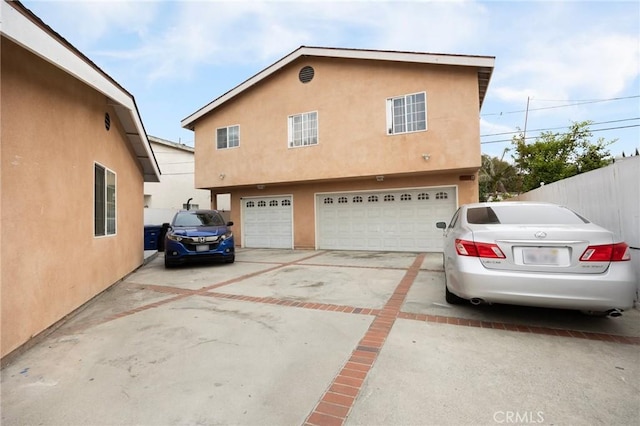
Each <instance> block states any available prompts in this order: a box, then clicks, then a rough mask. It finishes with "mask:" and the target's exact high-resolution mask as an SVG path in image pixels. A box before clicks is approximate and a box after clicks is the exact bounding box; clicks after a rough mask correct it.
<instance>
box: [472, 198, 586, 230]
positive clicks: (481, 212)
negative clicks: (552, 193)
mask: <svg viewBox="0 0 640 426" xmlns="http://www.w3.org/2000/svg"><path fill="white" fill-rule="evenodd" d="M467 222H468V223H471V224H479V225H492V224H505V225H576V224H582V223H589V221H588V220H586V219H584V218H583V217H580V216H579V215H578V214H576V213H574V212H573V211H571V210H569V209H567V208H564V207H560V206H553V205H541V204H532V205H524V204H522V205H515V204H512V205H509V204H508V203H504V204H502V205H495V206H491V207H488V206H487V207H473V208H470V209H469V210H467Z"/></svg>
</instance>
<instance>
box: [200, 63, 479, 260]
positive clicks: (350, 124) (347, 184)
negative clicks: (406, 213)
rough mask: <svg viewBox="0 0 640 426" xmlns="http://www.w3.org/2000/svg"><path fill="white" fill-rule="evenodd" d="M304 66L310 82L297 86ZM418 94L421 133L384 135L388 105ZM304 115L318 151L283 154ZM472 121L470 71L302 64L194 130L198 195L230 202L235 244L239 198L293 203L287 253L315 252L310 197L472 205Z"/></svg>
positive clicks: (475, 150) (475, 142)
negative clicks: (396, 195) (220, 140)
mask: <svg viewBox="0 0 640 426" xmlns="http://www.w3.org/2000/svg"><path fill="white" fill-rule="evenodd" d="M306 65H310V66H312V67H313V68H314V70H315V76H314V78H313V80H312V81H311V82H309V83H307V84H303V83H301V82H300V81H299V79H298V73H299V71H300V69H301V68H302V67H304V66H306ZM422 91H424V92H426V95H427V127H428V129H427V131H424V132H415V133H407V134H399V135H388V134H387V121H386V100H387V99H388V98H391V97H396V96H402V95H407V94H410V93H416V92H422ZM310 111H317V112H318V144H317V145H313V146H308V147H300V148H289V147H288V144H287V130H288V128H287V118H288V116H290V115H292V114H300V113H304V112H310ZM478 116H479V101H478V76H477V70H476V69H475V68H474V67H454V66H443V65H433V64H411V63H399V62H385V61H366V60H347V59H335V58H332V59H328V58H321V57H303V58H300V59H298V60H297V61H295V62H293V63H292V64H289V65H288V66H286V67H284V68H282V69H281V70H279V71H277V72H276V73H275V74H273V75H272V76H270V77H268V78H266V79H265V80H263V81H262V82H260V83H258V84H257V85H256V86H254V87H251V88H249V89H247V90H245V91H244V92H243V93H242V94H240V95H239V96H237V97H236V98H233V99H231V100H230V101H227V102H226V103H224V104H223V105H221V106H220V107H218V108H216V109H215V110H214V111H213V112H211V113H209V114H207V115H205V116H203V117H202V118H200V119H199V120H198V121H197V122H196V123H195V126H194V131H195V144H196V146H195V147H196V187H199V188H210V189H211V190H212V200H215V199H216V194H220V193H225V192H228V193H230V194H231V219H232V220H233V221H234V223H235V226H234V232H235V234H236V244H238V245H240V243H241V241H242V227H241V225H242V223H241V209H240V201H241V198H242V197H251V196H269V195H293V215H294V217H293V221H294V230H293V233H294V247H295V248H314V247H315V232H316V229H315V194H316V193H317V192H338V191H354V190H358V191H366V190H378V189H380V190H382V189H390V188H416V187H432V186H456V187H457V189H458V204H464V203H469V202H474V201H477V200H478V184H477V171H478V169H479V167H480V130H479V119H478ZM232 125H239V126H240V146H239V147H237V148H231V149H222V150H218V149H216V129H217V128H218V127H226V126H232ZM423 154H428V155H429V156H430V158H429V159H428V160H425V159H424V158H423ZM221 175H224V178H223V179H221V178H220V176H221ZM378 175H383V176H384V181H383V182H377V181H376V179H375V176H378ZM461 175H466V176H467V177H468V176H470V175H472V176H474V177H475V178H476V180H473V181H471V180H460V176H461ZM258 185H264V186H265V188H264V189H262V190H259V189H257V186H258ZM448 219H449V218H445V219H444V220H448Z"/></svg>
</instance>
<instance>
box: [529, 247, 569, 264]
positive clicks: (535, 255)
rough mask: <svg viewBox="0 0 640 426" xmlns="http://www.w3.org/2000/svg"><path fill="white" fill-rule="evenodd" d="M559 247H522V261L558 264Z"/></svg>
mask: <svg viewBox="0 0 640 426" xmlns="http://www.w3.org/2000/svg"><path fill="white" fill-rule="evenodd" d="M560 257H561V253H560V249H558V248H550V247H535V248H533V247H531V248H524V249H522V261H523V262H524V263H525V264H526V265H559V264H560Z"/></svg>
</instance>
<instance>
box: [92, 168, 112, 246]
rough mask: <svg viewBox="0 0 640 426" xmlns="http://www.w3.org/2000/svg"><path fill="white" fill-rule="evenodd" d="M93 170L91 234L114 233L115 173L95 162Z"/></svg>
mask: <svg viewBox="0 0 640 426" xmlns="http://www.w3.org/2000/svg"><path fill="white" fill-rule="evenodd" d="M93 172H94V180H93V235H95V236H96V237H100V236H105V235H115V233H116V174H115V173H114V172H112V171H111V170H109V169H107V168H106V167H103V166H101V165H100V164H97V163H95V164H94V166H93Z"/></svg>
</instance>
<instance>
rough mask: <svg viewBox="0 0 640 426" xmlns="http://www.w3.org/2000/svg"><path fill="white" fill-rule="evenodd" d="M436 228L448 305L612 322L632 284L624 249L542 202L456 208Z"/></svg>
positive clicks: (630, 299) (629, 302)
mask: <svg viewBox="0 0 640 426" xmlns="http://www.w3.org/2000/svg"><path fill="white" fill-rule="evenodd" d="M436 226H437V227H438V228H441V229H444V269H445V283H446V284H445V296H446V300H447V302H448V303H451V304H456V303H463V302H466V301H467V300H468V301H470V302H471V303H472V304H475V305H478V304H482V303H505V304H513V305H525V306H538V307H548V308H561V309H576V310H580V311H583V312H586V313H590V314H594V315H610V316H620V315H621V313H622V311H623V310H625V309H629V308H631V307H632V306H633V303H634V299H635V296H636V286H637V281H636V277H635V271H634V269H633V266H632V264H631V262H630V253H629V247H628V245H627V244H626V243H624V242H623V241H621V240H620V239H618V238H616V236H615V235H614V234H613V233H612V232H611V231H608V230H606V229H604V228H602V227H600V226H598V225H595V224H593V223H591V222H589V221H588V220H587V219H585V218H583V217H581V216H580V215H578V214H576V213H575V212H573V211H571V210H570V209H567V208H565V207H561V206H558V205H555V204H550V203H538V202H515V201H514V202H509V201H507V202H500V203H476V204H467V205H463V206H462V207H460V208H459V209H458V211H456V213H455V214H454V215H453V218H452V219H451V222H450V223H449V225H447V224H446V223H445V222H438V223H437V224H436Z"/></svg>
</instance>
